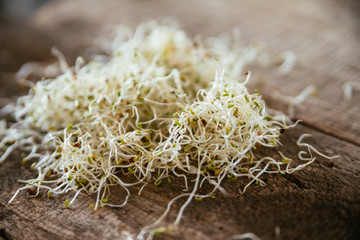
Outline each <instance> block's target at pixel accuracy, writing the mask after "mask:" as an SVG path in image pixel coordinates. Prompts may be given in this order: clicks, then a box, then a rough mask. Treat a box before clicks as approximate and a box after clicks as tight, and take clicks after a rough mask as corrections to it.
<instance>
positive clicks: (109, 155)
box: [0, 22, 327, 237]
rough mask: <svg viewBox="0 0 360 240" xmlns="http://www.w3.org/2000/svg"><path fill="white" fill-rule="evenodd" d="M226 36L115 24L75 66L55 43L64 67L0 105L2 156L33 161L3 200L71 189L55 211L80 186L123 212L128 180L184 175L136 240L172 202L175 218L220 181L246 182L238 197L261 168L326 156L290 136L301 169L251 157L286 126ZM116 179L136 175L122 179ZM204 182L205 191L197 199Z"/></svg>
mask: <svg viewBox="0 0 360 240" xmlns="http://www.w3.org/2000/svg"><path fill="white" fill-rule="evenodd" d="M234 39H235V40H236V41H234ZM234 39H233V40H232V41H231V40H229V39H227V40H224V39H220V38H211V39H203V40H199V39H198V40H196V41H193V40H191V39H190V38H189V37H188V36H187V35H186V34H185V32H184V31H182V30H180V29H179V28H177V27H174V26H169V25H161V24H158V23H156V22H149V23H145V24H142V25H140V26H139V27H138V28H137V29H136V31H135V32H134V33H131V31H130V30H129V29H126V28H125V27H121V28H120V31H119V32H118V35H117V37H116V38H115V40H114V42H113V43H112V48H111V51H110V53H109V56H97V57H94V59H93V60H92V61H90V62H88V63H85V62H84V60H83V59H81V58H79V59H78V60H77V61H76V65H75V67H73V68H71V67H69V66H68V65H67V63H66V62H65V59H64V57H63V56H62V55H61V53H60V52H59V51H57V50H54V54H55V55H57V56H58V58H59V61H60V66H61V69H62V71H63V73H62V74H61V75H58V76H57V77H55V78H53V79H45V80H42V81H38V82H37V83H36V84H34V86H32V88H31V90H30V93H29V94H28V95H26V96H23V97H20V98H19V99H18V100H17V103H16V104H14V105H9V106H7V107H6V111H7V113H11V115H12V116H13V117H14V118H15V120H16V122H15V123H7V122H5V121H4V120H2V121H1V122H0V137H1V142H0V148H1V149H3V151H4V152H3V153H2V155H1V158H0V162H2V161H4V160H5V159H6V158H7V157H8V156H9V154H10V153H11V152H12V151H13V150H14V149H20V150H21V151H23V152H25V153H26V156H24V158H23V162H24V163H26V162H27V161H30V160H31V161H33V162H34V163H33V165H32V167H33V168H34V169H35V170H36V171H37V172H38V176H37V177H36V178H35V179H30V180H25V181H23V182H24V183H26V184H27V185H26V186H24V187H22V188H20V189H19V190H18V191H17V192H16V193H15V195H14V196H13V197H12V198H11V199H10V201H9V202H12V201H13V200H14V198H15V197H16V196H17V195H18V193H19V191H21V190H26V189H30V188H31V189H34V188H35V189H36V192H35V196H37V195H38V194H39V191H40V189H45V190H46V191H48V196H49V198H50V197H54V196H56V195H59V194H66V193H70V192H73V193H75V194H74V196H73V197H72V199H70V200H68V199H67V200H66V201H65V203H64V206H65V207H70V206H71V205H72V204H73V203H74V201H75V200H76V198H77V196H78V195H79V194H80V193H86V194H88V195H92V194H96V195H97V200H96V202H95V205H92V206H90V208H91V209H95V210H96V209H97V208H98V207H99V206H111V207H122V206H124V205H125V204H126V203H127V201H128V198H129V196H130V191H129V187H130V186H134V185H142V187H141V189H139V191H138V192H139V195H140V194H141V191H142V189H143V188H144V187H145V186H146V185H147V184H150V183H153V184H155V185H160V184H162V182H165V181H167V182H172V180H173V179H175V178H181V179H184V184H185V190H186V193H183V194H181V195H179V196H177V197H175V198H174V199H173V200H171V201H170V203H169V204H168V207H167V210H166V211H165V213H164V214H163V216H162V217H160V218H159V220H158V221H156V222H155V223H154V224H152V225H150V226H148V227H146V228H144V229H143V231H142V232H141V234H140V235H139V236H140V237H141V236H143V235H144V234H146V233H148V232H149V231H150V230H151V229H154V228H155V227H156V226H157V225H159V224H160V223H161V221H162V219H163V218H164V217H165V216H166V214H167V213H168V211H169V210H170V207H171V205H172V204H173V202H174V201H176V200H177V199H179V198H181V197H187V201H186V202H185V203H184V205H183V206H182V208H181V209H180V211H179V213H178V217H177V218H176V220H175V222H174V224H175V225H177V224H178V223H179V222H180V219H181V216H182V214H183V212H184V210H185V208H186V206H187V205H188V204H189V203H190V202H191V200H192V199H194V198H195V199H197V200H201V199H203V198H206V197H212V196H214V193H215V192H216V191H221V192H223V193H224V194H225V193H226V191H225V189H224V188H223V187H222V186H221V183H222V181H223V180H224V179H226V178H231V179H234V180H236V179H238V178H242V177H245V178H246V179H250V180H249V182H248V184H247V185H246V186H245V187H244V188H243V189H240V192H244V191H245V190H246V188H247V187H248V186H249V185H250V184H252V183H253V182H257V183H260V184H264V182H263V181H262V180H261V178H260V176H261V175H262V174H263V173H278V172H280V173H291V172H293V171H295V170H299V169H301V168H303V167H304V166H306V165H308V164H309V163H311V162H312V161H314V160H315V157H313V156H312V155H311V151H313V152H315V153H317V154H320V155H321V156H324V157H327V156H325V155H323V154H321V153H319V152H318V151H317V150H316V149H314V148H313V147H312V146H310V145H308V144H305V143H302V139H303V138H304V137H306V135H304V136H302V137H301V138H300V139H299V141H298V145H299V146H306V147H308V149H309V152H308V154H307V155H306V156H305V155H304V152H300V153H299V158H300V159H301V160H304V161H305V162H304V164H301V165H298V166H295V167H293V166H292V165H290V163H291V161H292V160H291V158H288V157H285V156H284V155H283V154H282V153H280V157H281V160H278V158H273V157H271V156H266V157H262V158H257V157H256V156H255V154H254V152H255V151H256V149H257V148H259V147H260V146H263V147H270V148H273V147H276V146H277V145H278V144H279V136H280V134H281V132H282V131H283V130H284V129H288V128H290V127H293V126H294V125H296V124H293V125H291V124H288V122H289V121H288V118H287V117H285V116H284V115H282V114H279V115H270V114H269V112H268V111H267V109H266V105H265V103H264V101H263V100H262V98H261V95H260V94H259V93H258V92H256V93H254V94H251V93H249V91H248V89H247V88H246V83H247V82H248V81H249V79H250V74H249V73H247V74H246V75H245V76H244V75H242V74H241V73H242V72H243V68H244V66H245V65H246V64H248V63H250V62H254V61H257V57H258V56H260V55H259V52H258V49H257V47H256V46H242V45H240V44H239V42H238V40H237V38H236V37H235V38H234ZM283 67H285V66H283ZM287 67H288V66H287ZM299 102H301V99H300V100H299ZM309 153H310V155H309ZM309 156H310V157H309ZM125 175H132V176H133V178H132V179H135V180H134V181H132V182H130V183H129V182H125V181H124V176H125ZM191 180H194V181H195V182H194V184H191V185H189V184H188V183H189V181H191ZM205 183H209V184H210V185H212V186H213V188H212V190H211V191H210V192H207V193H202V194H199V193H198V189H199V188H201V187H202V185H203V184H205ZM115 185H117V186H121V187H122V188H123V189H124V190H125V192H126V196H125V197H124V201H123V202H122V203H120V204H114V203H112V202H111V194H110V188H111V187H112V186H115Z"/></svg>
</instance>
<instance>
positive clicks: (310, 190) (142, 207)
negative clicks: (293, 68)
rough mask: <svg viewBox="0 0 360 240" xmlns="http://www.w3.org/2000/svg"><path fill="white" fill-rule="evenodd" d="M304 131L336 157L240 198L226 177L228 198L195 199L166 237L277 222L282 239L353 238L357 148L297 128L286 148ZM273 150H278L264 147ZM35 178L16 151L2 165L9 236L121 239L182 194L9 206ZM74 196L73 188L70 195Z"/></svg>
mask: <svg viewBox="0 0 360 240" xmlns="http://www.w3.org/2000/svg"><path fill="white" fill-rule="evenodd" d="M302 132H310V133H312V134H313V136H314V138H313V139H309V141H310V142H312V143H313V144H315V145H316V146H317V148H318V149H319V150H320V151H323V152H325V153H327V154H330V155H333V154H339V155H341V157H340V158H338V159H336V160H327V159H323V158H321V157H320V158H318V160H317V161H316V162H314V163H313V164H312V165H310V166H308V167H307V168H306V169H304V170H302V171H299V172H296V173H294V174H292V175H285V176H281V175H267V176H264V179H266V181H267V186H265V187H260V186H256V185H254V186H252V187H251V188H249V189H248V191H247V192H246V193H245V194H243V195H241V194H239V193H238V189H237V188H238V187H240V186H244V184H245V182H246V180H245V179H243V180H240V181H238V182H237V183H233V182H231V181H229V182H226V181H225V188H226V189H227V190H228V196H227V197H224V196H222V195H221V194H219V195H218V197H217V198H216V199H206V200H203V201H202V202H196V201H194V202H192V203H191V204H190V205H189V207H188V208H187V209H186V211H185V214H184V217H183V220H182V221H181V224H180V226H179V228H178V229H175V230H174V231H173V232H172V235H169V236H168V235H166V236H165V237H164V238H165V239H194V236H195V237H196V239H229V238H230V237H231V236H232V235H235V234H239V233H245V232H254V233H255V234H257V235H258V236H259V237H261V238H262V239H273V238H274V229H275V227H277V226H278V227H280V230H281V238H282V239H356V237H359V234H360V233H359V229H360V225H359V223H360V221H359V216H360V201H359V199H360V189H359V188H358V185H359V184H360V167H359V166H360V157H359V153H360V148H359V147H357V146H355V145H352V144H350V143H347V142H345V141H342V140H338V139H336V138H334V137H331V136H328V135H325V134H323V133H320V132H317V131H315V130H312V129H310V128H307V127H303V126H299V127H298V128H296V129H292V130H290V131H289V132H288V133H286V134H285V135H284V136H283V142H284V143H286V144H285V147H284V149H283V151H284V153H286V154H288V155H290V156H292V155H296V154H297V152H298V151H299V149H298V147H297V146H296V144H295V142H296V139H297V137H298V136H299V135H300V134H301V133H302ZM266 154H270V155H272V156H275V155H276V151H272V150H266ZM31 175H34V172H31V171H30V170H28V169H24V168H21V167H20V160H19V158H18V157H16V156H14V157H13V158H12V159H9V160H8V161H7V162H5V163H4V164H3V165H1V166H0V176H1V177H0V178H1V183H2V184H1V188H0V216H1V218H0V229H2V230H1V231H2V232H3V233H5V234H4V236H5V237H4V238H8V239H23V238H24V237H26V238H27V239H49V238H51V239H85V238H86V239H99V238H101V239H111V238H119V237H120V238H121V237H124V236H121V232H122V231H125V230H126V231H129V232H130V233H131V234H135V233H137V232H138V231H139V229H140V228H141V227H143V226H145V225H147V224H149V223H151V222H153V221H154V220H155V219H156V218H157V217H159V216H160V215H161V214H162V212H163V211H164V210H165V207H166V204H167V202H168V201H169V200H170V199H171V198H173V197H175V196H176V195H177V194H179V193H181V189H182V182H181V180H179V179H177V180H176V181H175V182H174V183H173V184H171V185H170V184H163V185H160V186H159V187H155V186H154V185H149V186H148V187H146V188H145V190H144V192H143V193H142V196H140V197H139V196H137V194H136V190H135V189H133V190H132V193H133V196H132V197H131V198H130V201H129V204H127V205H126V206H125V207H123V208H120V209H115V208H101V209H99V210H97V211H96V212H92V211H91V210H90V209H89V208H88V206H89V204H90V203H93V202H94V199H95V197H94V196H92V197H87V196H81V197H80V198H79V200H78V201H76V202H75V205H74V207H73V208H71V209H65V208H64V200H65V198H66V197H67V198H69V196H56V197H55V198H54V199H47V197H46V193H42V194H41V196H39V197H37V198H28V194H27V193H26V192H24V193H22V194H20V196H19V197H18V198H17V199H16V201H14V203H12V204H11V205H8V204H7V201H8V200H9V199H10V197H11V196H12V194H13V193H14V192H15V190H16V188H17V187H19V186H21V184H19V183H17V179H24V178H29V177H30V176H31ZM112 193H113V194H112V198H111V199H110V200H111V201H115V202H120V201H122V200H123V199H124V192H122V191H121V190H119V189H113V192H112ZM69 195H71V193H69ZM183 202H184V200H179V201H178V202H176V203H175V204H174V209H173V210H172V211H171V212H170V215H169V217H168V218H167V219H166V223H171V222H172V221H174V219H175V217H176V212H177V211H178V210H179V209H180V207H181V203H183Z"/></svg>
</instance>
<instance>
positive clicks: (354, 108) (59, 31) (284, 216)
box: [0, 0, 360, 239]
mask: <svg viewBox="0 0 360 240" xmlns="http://www.w3.org/2000/svg"><path fill="white" fill-rule="evenodd" d="M85 2H86V4H84V3H85ZM162 16H174V17H175V18H177V19H178V20H179V21H180V22H181V23H182V24H183V27H184V29H185V30H186V31H187V32H189V33H190V34H192V35H196V34H203V35H206V36H214V35H218V34H220V33H223V32H229V31H230V30H231V29H232V28H233V27H234V26H239V27H240V29H241V31H242V37H243V39H244V42H254V41H257V42H261V43H262V44H264V45H266V46H267V48H268V49H269V51H271V52H273V53H278V52H281V51H285V50H291V51H293V52H294V53H295V54H296V56H297V63H296V67H295V69H294V70H293V71H292V72H291V73H289V74H287V75H279V74H278V73H275V72H274V71H273V70H269V69H262V68H254V69H251V70H253V71H252V72H253V75H254V78H253V80H254V81H253V83H252V85H251V87H255V86H256V87H257V88H259V89H260V91H261V93H262V94H263V95H264V98H265V99H266V100H267V102H268V104H269V105H270V106H271V107H273V108H276V109H279V110H283V111H287V102H286V101H283V100H281V99H278V98H276V96H275V94H274V92H279V93H282V94H285V95H288V96H296V95H297V94H299V93H300V92H301V91H302V90H303V89H304V88H305V87H306V86H307V85H309V84H313V85H314V86H316V87H317V89H318V97H316V98H315V97H314V98H309V99H308V100H306V101H305V103H304V106H303V107H302V108H296V111H295V113H296V118H299V119H302V120H303V124H302V125H301V126H299V127H297V128H295V129H292V130H291V131H289V132H287V133H286V134H285V135H284V136H283V143H284V151H285V152H287V153H288V154H289V155H290V154H292V155H296V154H297V152H298V151H299V149H298V147H297V146H296V144H295V142H296V139H297V137H298V136H300V135H301V133H303V132H309V133H311V134H312V135H313V138H312V139H310V140H309V141H311V142H312V143H313V144H314V146H316V147H317V148H318V149H319V150H320V151H322V152H324V153H327V154H329V155H334V154H338V155H340V157H339V158H338V159H335V160H327V159H324V158H321V157H319V158H318V159H317V161H316V162H315V163H314V164H312V165H310V166H308V167H307V168H305V169H304V170H302V171H299V172H296V173H294V174H292V175H285V176H281V175H272V176H265V178H266V181H267V185H266V186H265V187H260V186H252V187H251V188H249V189H248V190H247V192H246V193H245V194H243V195H240V194H239V193H238V191H237V188H238V187H239V186H243V185H244V184H245V182H246V181H245V180H242V181H239V182H238V183H236V184H235V186H234V184H233V183H232V182H231V183H230V182H226V183H225V187H226V188H227V189H228V192H229V196H227V197H224V196H221V195H219V196H218V197H217V198H216V199H206V200H203V201H202V202H196V201H194V202H193V203H191V204H190V205H189V207H188V208H187V209H186V211H185V214H184V217H183V220H182V221H181V224H180V226H179V228H178V229H175V230H174V231H173V232H172V234H171V235H162V236H159V237H158V238H159V239H231V236H232V235H235V234H241V233H246V232H253V233H255V234H256V235H257V236H259V237H260V238H261V239H359V238H360V189H359V184H360V92H359V91H355V92H354V97H353V98H352V99H350V100H345V99H344V97H343V93H342V85H343V84H344V83H345V82H347V81H358V82H359V81H360V50H359V49H360V41H359V40H360V27H359V26H360V13H359V3H358V2H356V0H353V1H351V0H344V1H341V2H340V1H336V0H318V1H312V0H303V1H288V0H276V1H271V2H270V1H266V0H253V1H235V0H227V1H215V0H213V1H210V0H209V1H181V2H180V1H165V0H153V1H131V0H122V1H115V0H107V1H96V0H87V1H85V0H82V1H70V0H57V1H54V2H52V3H50V4H48V5H47V6H44V7H43V8H42V9H40V10H39V11H38V12H37V13H36V14H35V15H34V16H33V18H32V19H31V21H30V22H29V24H30V25H31V28H33V29H36V31H39V32H41V33H42V34H44V35H45V36H46V38H48V39H51V40H50V41H51V43H53V44H54V45H57V46H58V47H59V48H60V49H61V50H62V51H63V52H64V53H65V55H66V56H67V57H68V58H69V60H73V58H74V57H75V56H77V55H87V54H89V51H88V50H86V49H87V48H88V47H89V46H91V45H92V44H93V41H94V39H95V38H96V37H97V36H99V35H101V34H103V33H106V32H108V31H109V29H111V28H112V26H113V25H114V24H116V23H123V24H127V25H130V26H136V25H137V24H138V23H140V22H143V21H145V20H147V19H152V18H154V17H162ZM28 41H29V42H33V43H34V45H37V44H38V43H37V40H36V37H35V36H34V37H33V38H30V37H29V39H28ZM24 60H25V58H24ZM26 61H28V60H27V59H26ZM3 71H5V70H3ZM11 71H13V70H8V71H7V72H11ZM2 79H5V77H3V78H2ZM11 79H13V73H7V74H6V80H2V81H0V82H1V84H2V86H1V90H2V91H1V92H0V94H1V96H0V97H4V96H7V97H9V96H11V95H15V94H16V91H15V90H16V87H15V85H14V83H13V82H11V81H10V80H11ZM10 88H11V89H12V90H11V91H7V89H10ZM264 151H265V150H264ZM262 154H273V155H274V154H275V152H274V151H273V150H267V152H263V153H262ZM34 174H35V173H34V172H31V171H29V170H27V169H25V168H22V167H20V158H19V157H18V156H17V155H16V154H14V155H13V156H11V158H10V159H8V160H7V161H6V162H5V163H3V164H2V165H1V166H0V179H1V185H0V236H1V237H2V238H4V239H113V238H116V239H122V238H124V237H125V236H124V235H121V232H122V231H124V230H126V231H129V232H130V233H131V234H133V235H135V234H136V233H137V232H138V231H139V229H140V228H141V227H143V226H145V225H147V224H148V223H151V222H152V221H154V220H156V219H157V218H158V217H159V216H160V215H161V214H162V212H163V211H164V210H165V207H166V204H167V202H168V201H169V200H170V199H171V198H172V197H174V196H176V195H177V194H179V193H180V191H181V189H182V182H181V181H176V182H175V183H173V184H172V185H170V184H163V185H161V186H159V187H155V186H149V187H147V188H145V190H144V192H143V194H142V196H141V197H139V196H137V195H136V190H135V189H133V193H134V195H133V197H131V198H130V201H129V204H128V205H126V206H125V207H123V208H121V209H112V208H102V209H100V210H98V211H96V212H92V211H90V210H89V209H88V205H89V204H90V203H92V202H93V201H94V197H93V196H81V198H80V199H79V200H78V201H76V202H75V206H74V208H71V209H65V208H64V207H63V202H64V199H65V198H66V196H62V197H57V198H55V199H51V200H49V199H47V197H46V196H40V197H37V198H29V197H28V196H27V194H26V193H22V194H21V195H20V197H19V198H17V199H16V201H15V202H14V203H13V204H11V205H8V204H7V201H8V200H9V199H10V197H11V196H12V194H13V193H14V192H15V191H16V189H17V188H18V187H20V186H21V184H19V183H17V180H18V179H26V178H29V177H31V176H33V175H34ZM113 191H114V192H113V193H114V194H113V196H116V199H114V200H115V201H121V200H122V199H123V193H122V192H121V191H120V190H118V189H114V190H113ZM183 202H184V201H183V200H179V201H178V202H177V203H176V204H175V205H174V209H173V210H172V211H171V213H170V215H169V217H168V218H167V219H166V222H168V223H170V222H172V221H174V219H175V216H176V212H177V211H178V210H179V208H180V207H181V203H183ZM275 228H279V229H280V236H275Z"/></svg>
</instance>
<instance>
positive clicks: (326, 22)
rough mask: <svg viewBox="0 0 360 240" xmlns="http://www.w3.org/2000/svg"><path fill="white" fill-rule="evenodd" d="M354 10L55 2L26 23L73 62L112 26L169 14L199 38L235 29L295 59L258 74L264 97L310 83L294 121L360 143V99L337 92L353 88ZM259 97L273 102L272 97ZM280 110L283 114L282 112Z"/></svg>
mask: <svg viewBox="0 0 360 240" xmlns="http://www.w3.org/2000/svg"><path fill="white" fill-rule="evenodd" d="M85 2H86V4H85ZM190 6H191V7H190ZM357 9H359V4H358V3H357V2H356V1H352V0H347V1H342V2H341V4H340V3H339V2H337V1H328V0H320V1H311V0H307V1H296V2H293V1H286V0H276V1H272V2H269V1H266V0H255V1H234V0H228V1H191V2H190V1H163V0H153V1H145V2H144V1H129V0H123V1H113V0H107V1H101V3H100V2H98V1H76V2H74V1H66V0H65V1H64V0H62V1H54V2H52V3H51V4H49V5H48V6H46V7H44V8H43V9H42V10H40V11H39V12H38V13H37V14H36V15H35V16H34V19H33V21H32V23H33V24H34V26H36V27H37V28H39V29H42V30H44V31H47V32H49V33H50V34H51V35H53V36H54V39H58V42H57V44H58V45H59V46H61V49H62V50H63V51H64V52H65V53H66V55H67V56H71V57H73V58H74V57H75V56H76V55H77V54H84V49H85V48H86V47H89V46H91V45H92V43H93V40H94V39H95V38H97V37H99V36H101V35H102V34H104V33H106V32H108V31H109V30H110V29H111V28H112V26H113V25H114V24H115V23H123V24H126V25H130V26H136V25H137V24H138V23H140V22H143V21H145V20H148V19H152V18H158V17H164V16H174V17H175V18H177V19H179V21H180V22H181V23H182V24H183V26H184V28H185V30H186V31H188V32H189V33H191V34H193V35H195V34H204V35H206V36H214V35H217V34H219V33H222V32H230V31H231V29H232V28H233V27H234V26H239V27H240V29H241V30H242V35H243V38H244V41H245V42H254V41H259V42H262V43H263V44H265V45H267V46H268V48H269V49H271V50H272V51H275V52H281V51H285V50H291V51H293V52H294V53H295V54H296V56H297V59H298V63H297V67H296V68H295V70H294V71H293V72H291V73H290V74H288V75H286V76H280V75H279V74H274V72H271V71H270V72H269V71H267V72H258V74H257V75H258V76H261V77H262V78H263V79H264V83H265V84H264V86H263V88H262V89H263V90H264V92H270V91H271V90H273V89H274V88H276V89H278V91H279V92H281V93H282V94H285V95H289V96H296V95H297V94H299V93H300V92H301V90H302V89H304V88H305V87H306V86H307V85H309V84H313V85H315V86H316V87H317V88H318V92H319V97H318V98H313V99H311V100H309V101H306V102H305V103H304V106H305V108H304V110H298V111H296V117H297V118H300V119H303V121H304V122H305V123H306V124H308V125H311V126H314V127H315V128H317V129H319V130H321V131H325V132H327V133H331V134H333V135H334V136H337V137H340V138H342V139H345V140H348V141H350V142H353V143H356V144H358V145H359V144H360V137H359V134H360V133H359V131H360V111H359V107H360V101H359V99H360V98H359V96H360V93H359V92H355V97H354V98H353V99H351V100H347V101H345V100H344V98H343V92H342V85H343V84H344V83H345V82H347V81H357V82H360V80H359V79H360V68H359V67H358V64H359V62H360V52H359V51H357V49H360V41H359V38H360V35H359V28H358V25H359V18H358V15H356V11H358V10H357ZM65 15H66V18H65V17H63V16H65ZM257 71H260V70H259V69H257ZM265 97H266V100H273V101H274V99H273V98H272V96H271V94H267V96H265ZM270 106H271V105H270ZM280 109H281V110H283V111H285V110H287V107H286V106H283V107H281V108H280Z"/></svg>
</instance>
